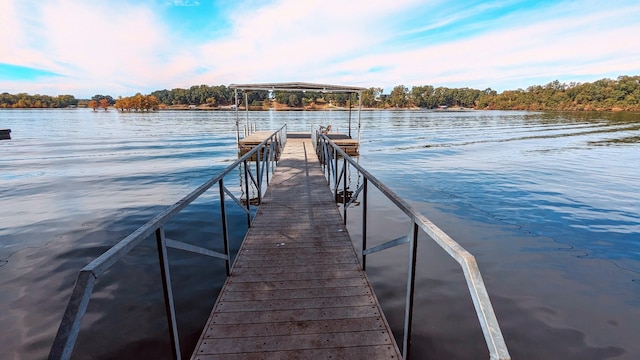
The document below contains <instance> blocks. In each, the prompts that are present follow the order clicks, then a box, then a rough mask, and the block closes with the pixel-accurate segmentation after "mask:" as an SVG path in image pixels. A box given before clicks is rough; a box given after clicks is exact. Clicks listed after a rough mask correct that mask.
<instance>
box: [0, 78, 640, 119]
mask: <svg viewBox="0 0 640 360" xmlns="http://www.w3.org/2000/svg"><path fill="white" fill-rule="evenodd" d="M150 96H153V99H155V100H150V101H151V103H149V104H145V103H144V102H143V100H144V99H146V100H149V99H151V98H150ZM350 96H351V97H350ZM273 97H274V100H275V101H276V102H277V103H280V104H282V105H286V106H291V107H298V106H305V107H315V106H316V105H322V106H324V105H327V104H329V105H331V106H338V107H346V106H349V105H350V104H352V105H354V106H357V104H358V102H357V101H358V99H357V95H356V94H351V95H349V94H344V93H327V94H325V93H319V92H318V93H316V92H302V91H295V92H290V91H289V92H287V91H276V92H274V94H273ZM247 98H248V102H249V104H252V106H258V104H263V103H264V102H265V101H266V100H268V98H269V92H268V91H252V92H248V93H247ZM121 99H122V98H119V100H121ZM124 99H129V98H124ZM131 99H134V100H135V101H138V100H140V101H142V102H140V101H138V102H140V104H137V103H136V102H132V103H128V102H126V101H125V102H124V104H127V105H128V106H127V107H126V108H124V109H125V110H126V109H128V110H129V111H131V110H136V109H137V110H153V109H155V108H158V106H159V105H160V104H164V105H196V106H198V105H202V104H208V105H209V106H224V105H231V104H233V103H234V101H235V99H234V91H233V90H232V89H229V88H227V87H226V86H224V85H218V86H208V85H194V86H191V87H190V88H189V89H181V88H175V89H172V90H166V89H164V90H157V91H154V92H152V93H151V94H150V95H146V96H145V95H141V94H137V95H136V96H133V97H131ZM105 100H106V103H107V104H108V105H111V106H113V105H114V104H116V103H117V102H116V101H115V100H114V99H113V98H112V97H111V96H109V95H94V96H93V97H92V98H91V102H87V100H83V101H82V102H83V103H91V104H92V105H93V106H92V107H94V108H95V109H97V107H103V108H105V110H106V106H104V104H105ZM240 100H241V101H242V102H244V99H240ZM349 100H350V102H349ZM361 100H362V106H364V107H369V108H385V107H398V108H407V107H420V108H426V109H433V108H437V107H439V106H447V107H455V106H461V107H470V108H471V107H475V108H476V109H503V110H587V111H588V110H626V111H640V76H619V77H618V78H617V79H616V80H612V79H601V80H597V81H594V82H593V83H584V84H581V83H575V82H571V83H569V84H565V83H560V81H558V80H555V81H552V82H550V83H548V84H546V85H534V86H530V87H528V88H527V89H526V90H523V89H516V90H506V91H503V92H502V93H500V94H498V92H497V91H495V90H492V89H491V88H487V89H485V90H477V89H470V88H447V87H437V88H434V87H433V86H432V85H422V86H414V87H412V88H411V90H409V89H408V88H407V87H406V86H404V85H398V86H395V87H394V88H393V90H392V91H391V93H390V94H389V95H385V94H383V93H382V88H375V87H372V88H369V89H367V90H365V91H363V92H362V99H361ZM132 101H133V100H132ZM155 102H157V104H156V103H155ZM122 104H123V103H120V105H122ZM132 104H133V105H132ZM76 105H78V100H77V99H76V98H74V97H73V96H72V95H59V96H57V97H52V96H47V95H38V94H36V95H29V94H26V93H20V94H15V95H14V94H9V93H6V92H5V93H2V94H0V108H58V107H68V106H76ZM96 105H97V107H96ZM116 105H117V104H116ZM129 105H130V106H129ZM138 105H139V107H138ZM145 106H146V108H145ZM116 107H117V106H116Z"/></svg>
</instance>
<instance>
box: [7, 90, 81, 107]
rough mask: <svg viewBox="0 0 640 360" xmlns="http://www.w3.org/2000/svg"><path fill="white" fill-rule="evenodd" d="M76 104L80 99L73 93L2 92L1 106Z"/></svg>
mask: <svg viewBox="0 0 640 360" xmlns="http://www.w3.org/2000/svg"><path fill="white" fill-rule="evenodd" d="M76 105H78V100H77V99H76V98H75V97H73V96H72V95H58V96H55V97H54V96H49V95H39V94H36V95H29V94H26V93H19V94H15V95H14V94H9V93H6V92H4V93H2V94H0V108H66V107H69V106H76Z"/></svg>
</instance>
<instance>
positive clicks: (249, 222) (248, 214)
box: [244, 159, 251, 227]
mask: <svg viewBox="0 0 640 360" xmlns="http://www.w3.org/2000/svg"><path fill="white" fill-rule="evenodd" d="M244 180H245V184H244V189H245V193H246V196H247V227H251V204H250V201H251V198H250V196H251V195H249V169H248V168H247V160H246V159H245V160H244Z"/></svg>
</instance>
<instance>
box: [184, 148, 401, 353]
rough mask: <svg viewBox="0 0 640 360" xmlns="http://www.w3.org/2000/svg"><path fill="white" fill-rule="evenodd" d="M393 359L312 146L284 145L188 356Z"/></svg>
mask: <svg viewBox="0 0 640 360" xmlns="http://www.w3.org/2000/svg"><path fill="white" fill-rule="evenodd" d="M305 149H306V152H305ZM399 358H401V355H400V352H399V351H398V347H397V345H396V343H395V340H394V338H393V335H392V334H391V331H390V329H389V325H388V324H387V322H386V319H385V317H384V315H383V313H382V310H381V308H380V305H379V303H378V301H377V298H376V296H375V294H374V293H373V291H372V288H371V285H370V284H369V282H368V280H367V277H366V275H365V273H364V272H363V271H362V270H361V268H360V266H359V263H358V259H357V257H356V253H355V251H354V248H353V245H352V244H351V240H350V238H349V235H348V233H347V231H346V229H345V227H344V225H343V224H342V218H341V217H340V214H339V213H338V209H337V207H336V204H335V202H334V198H333V195H332V194H331V191H330V190H329V187H328V186H327V183H326V180H325V178H324V176H323V174H322V171H321V169H320V165H319V164H318V160H317V158H316V156H315V154H314V152H313V148H312V145H311V141H310V140H309V139H295V138H292V139H289V140H288V142H287V145H286V147H285V149H284V151H283V153H282V157H281V160H280V162H279V164H278V167H277V169H276V173H275V174H274V177H273V179H272V180H271V183H270V185H269V187H268V189H267V191H266V194H265V197H264V199H263V202H262V204H261V205H260V207H259V209H258V212H257V214H256V217H255V218H254V220H253V223H252V227H251V228H250V229H249V232H248V233H247V235H246V238H245V240H244V243H243V245H242V247H241V249H240V251H239V253H238V257H237V259H236V261H235V263H234V265H233V269H232V274H231V275H230V276H229V277H228V278H227V281H226V283H225V285H224V287H223V289H222V291H221V293H220V296H219V297H218V300H217V301H216V304H215V306H214V308H213V311H212V312H211V316H210V318H209V320H208V322H207V325H206V326H205V329H204V331H203V333H202V335H201V337H200V340H199V341H198V344H197V346H196V349H195V350H194V353H193V355H192V359H193V360H205V359H207V360H210V359H231V360H233V359H249V360H251V359H265V360H267V359H367V360H373V359H399Z"/></svg>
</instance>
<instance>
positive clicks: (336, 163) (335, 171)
mask: <svg viewBox="0 0 640 360" xmlns="http://www.w3.org/2000/svg"><path fill="white" fill-rule="evenodd" d="M333 160H334V162H335V165H334V168H333V175H334V176H335V180H334V184H335V186H336V192H338V151H337V150H336V148H333Z"/></svg>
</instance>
